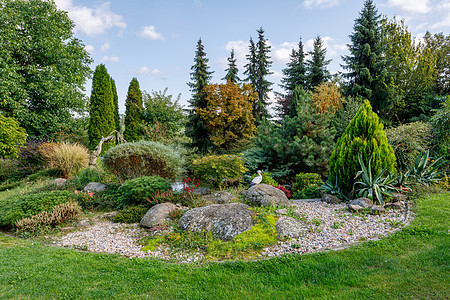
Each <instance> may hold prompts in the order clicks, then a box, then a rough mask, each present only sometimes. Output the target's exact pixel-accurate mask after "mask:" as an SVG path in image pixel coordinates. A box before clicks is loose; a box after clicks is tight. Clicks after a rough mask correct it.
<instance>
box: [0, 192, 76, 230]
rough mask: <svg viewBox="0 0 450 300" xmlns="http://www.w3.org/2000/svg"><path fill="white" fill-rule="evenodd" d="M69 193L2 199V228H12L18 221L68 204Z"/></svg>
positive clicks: (0, 204)
mask: <svg viewBox="0 0 450 300" xmlns="http://www.w3.org/2000/svg"><path fill="white" fill-rule="evenodd" d="M71 195H72V193H71V192H69V191H51V192H40V193H36V194H30V195H16V196H11V197H7V198H4V199H0V226H12V225H13V224H14V223H15V222H16V221H18V220H21V219H23V218H28V217H31V216H34V215H37V214H39V213H41V212H43V211H47V212H48V211H51V210H52V209H53V207H55V206H56V205H59V204H62V203H66V202H67V201H69V198H70V196H71Z"/></svg>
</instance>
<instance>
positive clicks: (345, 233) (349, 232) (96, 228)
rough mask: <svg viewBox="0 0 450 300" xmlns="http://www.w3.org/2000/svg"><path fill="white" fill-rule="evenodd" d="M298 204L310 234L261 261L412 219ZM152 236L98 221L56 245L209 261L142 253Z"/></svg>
mask: <svg viewBox="0 0 450 300" xmlns="http://www.w3.org/2000/svg"><path fill="white" fill-rule="evenodd" d="M293 208H294V209H295V213H296V215H297V216H302V217H303V219H304V220H305V221H307V222H310V223H311V228H312V230H311V233H310V234H309V235H308V236H306V237H301V238H297V239H289V240H284V241H280V242H278V243H277V244H275V245H272V246H270V247H268V248H265V249H264V250H263V251H262V253H261V254H260V258H261V259H263V258H269V257H274V256H279V255H283V254H287V253H312V252H317V251H323V250H330V249H342V248H345V247H347V246H349V245H352V244H355V243H359V242H362V241H367V240H374V239H379V238H380V237H383V236H386V235H388V234H391V233H393V232H395V231H397V230H400V229H401V228H402V227H403V225H404V224H405V223H407V222H408V221H409V220H408V214H407V213H406V207H405V205H403V206H402V208H400V209H396V210H387V211H386V212H385V213H383V214H378V215H370V214H362V213H351V212H349V211H348V209H347V206H346V205H345V204H327V203H325V202H320V201H314V202H309V201H295V204H294V206H293ZM148 235H149V233H148V232H147V231H146V230H145V229H143V228H140V227H139V224H121V223H112V222H110V221H106V220H98V221H97V222H96V223H95V224H93V225H92V226H90V227H88V228H79V229H78V230H77V231H73V232H70V233H68V234H66V235H64V236H62V237H61V238H59V239H57V240H55V241H54V242H53V244H54V245H55V246H59V247H70V248H75V249H80V250H86V251H90V252H96V253H117V254H119V255H123V256H126V257H129V258H145V257H150V258H158V259H163V260H169V261H174V262H179V263H194V262H201V261H203V260H204V255H203V254H202V253H201V252H197V253H192V252H186V253H185V252H180V251H171V250H170V249H169V248H167V247H165V246H159V247H158V248H157V249H156V250H155V251H147V252H144V251H141V249H142V246H141V245H140V244H139V242H138V241H139V240H140V239H141V238H143V237H145V236H148Z"/></svg>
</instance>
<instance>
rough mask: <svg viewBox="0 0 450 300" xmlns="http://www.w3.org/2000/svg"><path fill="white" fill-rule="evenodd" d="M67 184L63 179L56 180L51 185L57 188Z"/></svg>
mask: <svg viewBox="0 0 450 300" xmlns="http://www.w3.org/2000/svg"><path fill="white" fill-rule="evenodd" d="M66 182H67V179H65V178H56V179H55V180H53V181H52V184H54V185H57V186H63V185H65V184H66Z"/></svg>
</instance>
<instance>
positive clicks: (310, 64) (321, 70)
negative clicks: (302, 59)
mask: <svg viewBox="0 0 450 300" xmlns="http://www.w3.org/2000/svg"><path fill="white" fill-rule="evenodd" d="M323 46H324V45H323V40H322V39H321V38H320V36H318V37H316V38H315V39H314V48H313V50H312V51H309V52H308V54H309V55H310V57H311V58H310V59H309V60H307V61H306V69H307V83H308V89H309V90H313V89H314V88H315V87H316V86H318V85H319V84H321V83H323V82H326V81H328V80H329V79H330V78H331V76H330V72H329V71H328V69H327V66H328V64H329V63H330V61H331V60H326V59H325V56H326V52H327V49H326V48H324V47H323Z"/></svg>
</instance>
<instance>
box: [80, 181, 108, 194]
mask: <svg viewBox="0 0 450 300" xmlns="http://www.w3.org/2000/svg"><path fill="white" fill-rule="evenodd" d="M104 190H106V185H104V184H103V183H100V182H89V183H88V184H87V185H86V186H85V187H84V189H83V192H101V191H104Z"/></svg>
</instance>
